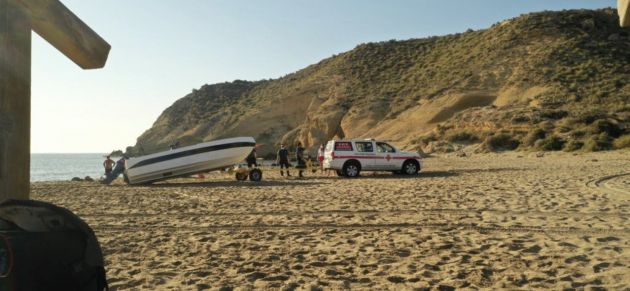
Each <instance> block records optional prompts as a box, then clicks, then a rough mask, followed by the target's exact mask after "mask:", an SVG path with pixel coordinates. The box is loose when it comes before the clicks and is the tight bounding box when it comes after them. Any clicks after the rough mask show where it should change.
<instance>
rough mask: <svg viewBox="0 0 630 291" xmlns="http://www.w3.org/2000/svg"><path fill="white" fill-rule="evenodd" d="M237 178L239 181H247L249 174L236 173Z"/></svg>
mask: <svg viewBox="0 0 630 291" xmlns="http://www.w3.org/2000/svg"><path fill="white" fill-rule="evenodd" d="M235 176H236V180H237V181H245V180H247V174H245V173H236V175H235Z"/></svg>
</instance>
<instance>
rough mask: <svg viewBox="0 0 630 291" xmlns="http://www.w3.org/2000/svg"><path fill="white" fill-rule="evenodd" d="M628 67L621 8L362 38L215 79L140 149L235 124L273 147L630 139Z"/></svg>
mask: <svg viewBox="0 0 630 291" xmlns="http://www.w3.org/2000/svg"><path fill="white" fill-rule="evenodd" d="M628 68H630V30H629V29H622V28H619V27H618V19H617V16H616V13H615V11H613V10H610V9H608V10H598V11H590V10H572V11H562V12H542V13H534V14H528V15H523V16H520V17H517V18H514V19H510V20H507V21H504V22H502V23H498V24H496V25H493V26H492V27H491V28H489V29H485V30H479V31H471V30H469V31H467V32H465V33H459V34H454V35H448V36H441V37H430V38H425V39H411V40H405V41H396V40H391V41H386V42H380V43H367V44H361V45H359V46H357V47H356V48H355V49H353V50H351V51H348V52H345V53H342V54H339V55H335V56H332V57H331V58H328V59H325V60H323V61H321V62H319V63H317V64H315V65H312V66H309V67H307V68H305V69H303V70H300V71H298V72H296V73H293V74H289V75H287V76H285V77H283V78H280V79H276V80H264V81H259V82H246V81H235V82H232V83H222V84H215V85H205V86H203V87H201V88H200V89H199V90H194V91H193V92H192V93H190V94H188V95H187V96H186V97H184V98H182V99H180V100H178V101H177V102H175V104H173V105H172V106H171V107H170V108H168V109H167V110H166V111H164V113H163V114H162V115H161V116H160V117H159V118H158V120H157V121H156V122H155V124H154V126H153V127H152V128H151V129H149V130H148V131H147V132H145V133H144V134H143V135H142V136H140V137H139V139H138V143H137V144H136V146H134V147H132V148H129V151H130V152H131V153H133V154H139V153H149V152H154V151H157V150H160V149H165V148H167V146H168V144H170V143H172V142H173V141H175V140H180V141H181V142H182V144H190V143H194V142H199V141H204V140H210V139H216V138H221V137H226V136H235V135H252V136H255V137H256V138H257V140H258V141H259V142H260V143H264V144H266V145H268V147H266V148H263V149H262V152H263V153H265V152H270V151H272V150H273V148H274V147H273V146H274V145H277V144H278V143H279V142H280V141H284V142H289V143H292V142H294V141H296V140H300V141H302V142H303V143H305V144H306V145H307V146H308V147H313V146H317V145H318V144H320V143H322V142H323V141H326V140H328V139H331V138H333V137H335V136H338V137H340V136H345V137H372V138H382V139H388V140H391V141H394V142H395V143H397V144H398V145H401V146H404V147H406V148H413V149H418V148H422V149H423V150H425V151H451V150H458V149H460V148H461V147H462V145H470V144H478V145H479V146H480V147H482V148H483V149H481V150H504V149H537V150H538V149H539V150H570V151H575V150H589V151H590V150H606V149H611V148H614V147H624V146H627V144H628V142H627V137H625V136H626V135H627V134H628V122H629V119H628V118H629V117H628V116H629V112H630V109H629V107H628V103H629V100H630V70H629V69H628ZM534 131H535V132H537V133H538V135H537V136H534V135H530V133H531V132H534ZM508 135H509V136H510V137H509V138H508V137H507V136H508Z"/></svg>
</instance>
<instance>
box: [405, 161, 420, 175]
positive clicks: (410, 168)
mask: <svg viewBox="0 0 630 291" xmlns="http://www.w3.org/2000/svg"><path fill="white" fill-rule="evenodd" d="M419 170H420V169H419V167H418V162H416V161H405V163H404V164H403V167H402V172H403V173H405V174H406V175H415V174H418V171H419Z"/></svg>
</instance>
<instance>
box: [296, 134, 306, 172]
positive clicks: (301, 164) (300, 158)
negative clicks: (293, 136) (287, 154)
mask: <svg viewBox="0 0 630 291" xmlns="http://www.w3.org/2000/svg"><path fill="white" fill-rule="evenodd" d="M295 159H296V160H297V166H296V168H298V169H299V176H300V178H301V177H304V169H306V160H305V159H304V147H302V143H301V142H298V145H297V148H295Z"/></svg>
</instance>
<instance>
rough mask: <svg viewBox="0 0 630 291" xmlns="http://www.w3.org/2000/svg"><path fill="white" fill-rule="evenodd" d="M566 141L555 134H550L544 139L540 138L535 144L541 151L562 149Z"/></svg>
mask: <svg viewBox="0 0 630 291" xmlns="http://www.w3.org/2000/svg"><path fill="white" fill-rule="evenodd" d="M564 143H565V141H564V140H563V139H561V138H559V137H557V136H555V135H552V136H548V137H546V138H544V139H539V140H538V141H536V143H535V144H534V147H535V148H536V149H539V150H541V151H559V150H562V147H563V146H564Z"/></svg>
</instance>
